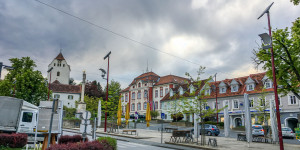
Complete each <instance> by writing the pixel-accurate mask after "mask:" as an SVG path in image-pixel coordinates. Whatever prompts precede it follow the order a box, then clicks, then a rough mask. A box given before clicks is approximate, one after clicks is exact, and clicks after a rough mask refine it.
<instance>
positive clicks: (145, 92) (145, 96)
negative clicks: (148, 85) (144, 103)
mask: <svg viewBox="0 0 300 150" xmlns="http://www.w3.org/2000/svg"><path fill="white" fill-rule="evenodd" d="M144 98H148V91H147V90H144Z"/></svg>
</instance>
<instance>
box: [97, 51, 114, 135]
mask: <svg viewBox="0 0 300 150" xmlns="http://www.w3.org/2000/svg"><path fill="white" fill-rule="evenodd" d="M110 54H111V51H110V52H109V53H108V54H106V56H105V57H104V60H105V59H106V58H107V62H108V64H107V78H106V82H107V83H106V102H107V101H108V77H109V56H110ZM99 70H101V71H102V75H101V76H102V78H104V76H105V73H106V72H105V70H104V69H101V68H100V69H99ZM105 107H106V110H105V123H104V132H106V125H107V104H106V106H105Z"/></svg>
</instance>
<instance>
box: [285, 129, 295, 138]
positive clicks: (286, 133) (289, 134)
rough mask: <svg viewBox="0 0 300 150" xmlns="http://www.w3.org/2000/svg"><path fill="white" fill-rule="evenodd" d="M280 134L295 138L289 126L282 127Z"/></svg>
mask: <svg viewBox="0 0 300 150" xmlns="http://www.w3.org/2000/svg"><path fill="white" fill-rule="evenodd" d="M282 136H283V137H289V138H295V133H294V132H293V130H292V129H291V128H289V127H282Z"/></svg>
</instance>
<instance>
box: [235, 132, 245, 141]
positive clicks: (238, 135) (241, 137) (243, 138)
mask: <svg viewBox="0 0 300 150" xmlns="http://www.w3.org/2000/svg"><path fill="white" fill-rule="evenodd" d="M237 140H238V141H247V137H246V134H245V133H239V134H237Z"/></svg>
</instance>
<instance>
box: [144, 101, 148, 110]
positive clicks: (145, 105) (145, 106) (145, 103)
mask: <svg viewBox="0 0 300 150" xmlns="http://www.w3.org/2000/svg"><path fill="white" fill-rule="evenodd" d="M146 109H147V102H144V110H146Z"/></svg>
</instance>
